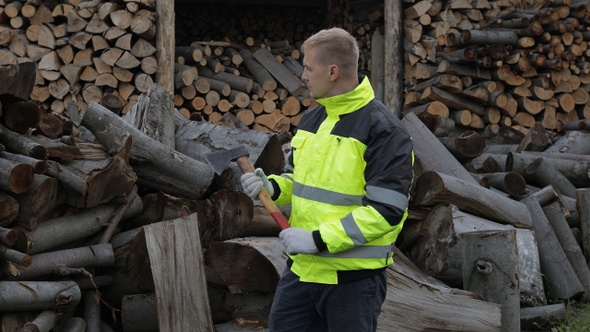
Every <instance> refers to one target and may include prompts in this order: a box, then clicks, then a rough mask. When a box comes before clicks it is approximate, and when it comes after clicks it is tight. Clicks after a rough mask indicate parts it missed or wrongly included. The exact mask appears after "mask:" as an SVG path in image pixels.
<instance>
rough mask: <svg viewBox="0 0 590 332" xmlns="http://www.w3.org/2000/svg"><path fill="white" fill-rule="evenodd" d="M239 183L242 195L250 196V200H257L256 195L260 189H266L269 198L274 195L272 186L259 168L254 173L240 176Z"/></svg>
mask: <svg viewBox="0 0 590 332" xmlns="http://www.w3.org/2000/svg"><path fill="white" fill-rule="evenodd" d="M240 181H241V182H242V187H243V188H244V193H246V195H248V196H250V197H251V198H252V199H258V193H259V192H260V189H261V188H262V187H264V189H266V192H268V195H269V196H270V197H272V195H274V193H275V190H274V188H273V187H272V184H270V182H269V181H268V178H267V177H266V175H265V174H264V171H263V170H262V169H261V168H257V169H256V171H254V173H251V172H249V173H244V174H242V176H241V177H240Z"/></svg>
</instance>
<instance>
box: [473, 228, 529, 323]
mask: <svg viewBox="0 0 590 332" xmlns="http://www.w3.org/2000/svg"><path fill="white" fill-rule="evenodd" d="M463 236H464V237H465V246H464V251H463V260H464V265H463V279H464V281H463V288H464V289H465V290H468V291H472V292H475V293H478V294H481V295H482V296H483V297H484V299H485V300H486V301H489V302H493V303H498V304H500V305H501V308H502V331H506V332H510V331H520V302H519V288H520V287H519V282H518V279H519V276H518V261H517V259H518V258H517V257H518V255H517V251H518V249H517V246H516V230H497V231H478V232H468V233H465V234H464V235H463Z"/></svg>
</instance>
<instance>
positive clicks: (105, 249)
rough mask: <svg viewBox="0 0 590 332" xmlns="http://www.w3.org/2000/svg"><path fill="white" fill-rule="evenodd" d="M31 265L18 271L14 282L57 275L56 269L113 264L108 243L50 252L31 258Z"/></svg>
mask: <svg viewBox="0 0 590 332" xmlns="http://www.w3.org/2000/svg"><path fill="white" fill-rule="evenodd" d="M32 259H33V262H32V264H31V265H29V266H27V267H26V268H24V269H22V270H21V271H19V275H18V276H15V277H14V278H13V279H15V280H35V279H37V278H41V277H47V276H50V275H52V274H54V273H57V272H58V271H57V268H59V267H61V266H64V267H68V268H78V267H99V266H112V265H113V264H114V263H115V256H114V253H113V247H112V246H111V244H110V243H104V244H98V245H94V246H90V247H79V248H74V249H66V250H60V251H52V252H47V253H42V254H37V255H34V256H32Z"/></svg>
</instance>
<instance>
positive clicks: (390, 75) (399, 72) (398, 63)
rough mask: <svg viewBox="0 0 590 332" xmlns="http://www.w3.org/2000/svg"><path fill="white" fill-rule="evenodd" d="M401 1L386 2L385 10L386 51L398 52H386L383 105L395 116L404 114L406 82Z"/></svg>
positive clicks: (384, 4) (390, 0) (387, 0)
mask: <svg viewBox="0 0 590 332" xmlns="http://www.w3.org/2000/svg"><path fill="white" fill-rule="evenodd" d="M402 2H403V1H401V0H385V1H384V3H383V8H384V12H385V15H384V17H385V27H384V29H385V44H384V47H383V48H384V49H385V50H397V51H396V52H385V59H384V65H385V70H384V77H385V81H384V84H383V86H384V88H383V103H384V104H385V106H387V107H388V108H389V109H390V110H391V111H392V112H393V113H394V114H396V115H397V116H401V114H402V105H403V104H402V100H403V97H402V91H403V80H404V67H403V63H404V52H403V49H404V48H403V39H404V38H403V37H404V32H403V24H402V22H403V17H402V16H403V15H402V13H403V6H402Z"/></svg>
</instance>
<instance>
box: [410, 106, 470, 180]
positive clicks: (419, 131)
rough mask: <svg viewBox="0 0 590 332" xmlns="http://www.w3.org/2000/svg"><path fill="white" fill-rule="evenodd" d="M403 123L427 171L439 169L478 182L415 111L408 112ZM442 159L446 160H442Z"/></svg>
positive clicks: (417, 155) (415, 151)
mask: <svg viewBox="0 0 590 332" xmlns="http://www.w3.org/2000/svg"><path fill="white" fill-rule="evenodd" d="M403 123H404V126H405V127H406V129H407V130H408V132H409V134H410V136H412V140H413V142H414V153H415V154H416V157H417V158H418V159H419V160H420V161H421V163H422V167H423V170H424V171H425V172H426V171H434V170H438V171H440V172H442V173H445V174H449V175H452V176H455V177H457V178H460V179H462V180H464V181H467V182H471V183H477V181H475V179H473V177H472V176H471V175H470V174H469V172H467V170H465V168H464V167H463V166H462V165H461V164H460V163H459V162H458V161H457V159H456V158H455V157H454V156H453V155H452V154H451V153H450V152H449V151H448V150H447V149H446V148H445V147H444V145H442V143H441V142H440V141H439V140H438V139H437V138H436V136H434V134H432V132H431V131H430V130H429V129H428V128H427V127H426V126H425V125H424V124H423V123H422V121H420V119H419V118H418V116H416V115H415V114H413V113H409V114H406V115H405V116H404V118H403ZM442 160H444V162H441V161H442ZM441 167H442V168H441Z"/></svg>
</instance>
